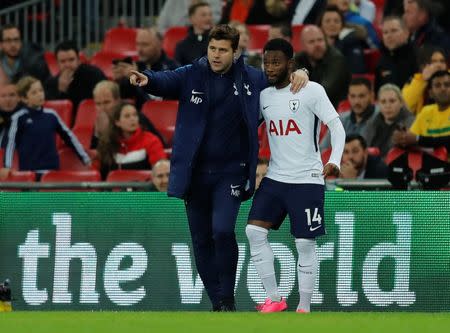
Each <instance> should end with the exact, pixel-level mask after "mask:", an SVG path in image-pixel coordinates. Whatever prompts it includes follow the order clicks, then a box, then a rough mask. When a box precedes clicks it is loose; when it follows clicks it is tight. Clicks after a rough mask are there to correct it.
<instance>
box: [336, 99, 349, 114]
mask: <svg viewBox="0 0 450 333" xmlns="http://www.w3.org/2000/svg"><path fill="white" fill-rule="evenodd" d="M351 108H352V107H351V106H350V102H349V100H347V99H346V100H344V101H341V102H340V103H339V105H338V107H337V109H336V111H337V113H343V112H346V111H350V109H351Z"/></svg>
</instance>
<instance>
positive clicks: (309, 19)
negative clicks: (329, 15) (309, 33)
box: [290, 0, 327, 25]
mask: <svg viewBox="0 0 450 333" xmlns="http://www.w3.org/2000/svg"><path fill="white" fill-rule="evenodd" d="M326 5H327V0H294V1H292V5H291V7H290V17H292V20H291V24H292V25H294V24H315V23H316V22H317V19H318V18H319V15H320V14H321V13H322V11H323V9H324V8H325V6H326Z"/></svg>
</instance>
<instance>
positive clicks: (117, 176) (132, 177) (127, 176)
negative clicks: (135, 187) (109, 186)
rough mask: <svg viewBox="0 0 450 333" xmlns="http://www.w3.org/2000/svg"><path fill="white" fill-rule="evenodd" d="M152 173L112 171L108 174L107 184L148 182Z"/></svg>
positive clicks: (148, 171) (147, 171)
mask: <svg viewBox="0 0 450 333" xmlns="http://www.w3.org/2000/svg"><path fill="white" fill-rule="evenodd" d="M151 180H152V172H151V171H150V170H113V171H111V172H110V173H108V177H107V178H106V181H108V182H150V181H151Z"/></svg>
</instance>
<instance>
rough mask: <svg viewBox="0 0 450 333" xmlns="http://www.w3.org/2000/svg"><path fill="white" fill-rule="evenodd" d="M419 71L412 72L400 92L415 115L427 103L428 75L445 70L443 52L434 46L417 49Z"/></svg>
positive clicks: (446, 67) (445, 64)
mask: <svg viewBox="0 0 450 333" xmlns="http://www.w3.org/2000/svg"><path fill="white" fill-rule="evenodd" d="M417 62H418V63H419V70H420V72H419V73H416V74H414V76H413V78H412V79H411V81H410V82H409V83H406V84H405V85H404V86H403V89H402V94H403V98H404V99H405V102H406V105H407V106H408V109H409V110H410V111H411V112H412V113H413V114H415V115H417V114H419V112H420V111H421V110H422V108H423V106H424V105H426V104H429V98H428V96H427V86H428V80H429V79H430V77H431V76H432V75H433V74H434V73H436V72H437V71H440V70H447V69H448V66H447V61H446V57H445V52H444V50H442V49H439V48H436V47H423V48H422V49H420V50H419V54H418V61H417Z"/></svg>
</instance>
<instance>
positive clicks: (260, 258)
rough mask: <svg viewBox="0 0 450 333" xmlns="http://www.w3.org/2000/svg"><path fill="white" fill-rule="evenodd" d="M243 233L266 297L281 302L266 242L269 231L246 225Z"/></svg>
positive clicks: (269, 248) (272, 260)
mask: <svg viewBox="0 0 450 333" xmlns="http://www.w3.org/2000/svg"><path fill="white" fill-rule="evenodd" d="M245 233H246V234H247V238H248V242H249V244H250V254H251V258H252V261H253V265H255V268H256V271H257V272H258V275H259V277H260V278H261V282H262V284H263V286H264V289H265V290H266V293H267V296H268V297H269V298H270V299H271V300H272V301H275V302H279V301H281V296H280V293H279V292H278V285H277V280H276V277H275V267H274V263H273V262H274V257H273V252H272V248H271V247H270V244H269V242H268V240H267V234H268V233H269V231H268V230H267V229H265V228H262V227H258V226H256V225H252V224H247V227H246V228H245Z"/></svg>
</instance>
